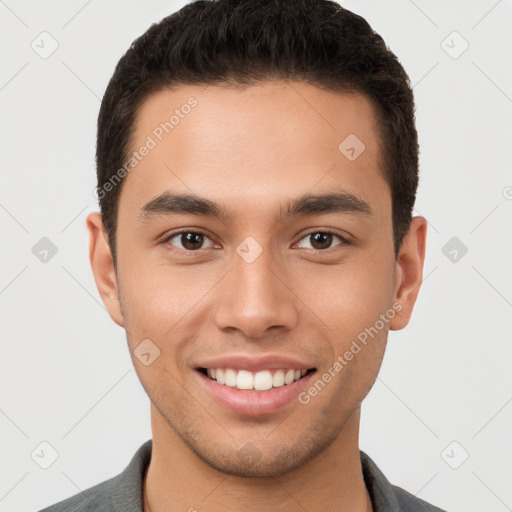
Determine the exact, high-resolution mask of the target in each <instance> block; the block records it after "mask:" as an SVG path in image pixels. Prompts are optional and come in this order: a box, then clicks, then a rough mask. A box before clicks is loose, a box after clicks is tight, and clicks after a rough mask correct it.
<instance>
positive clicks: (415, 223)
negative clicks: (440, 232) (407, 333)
mask: <svg viewBox="0 0 512 512" xmlns="http://www.w3.org/2000/svg"><path fill="white" fill-rule="evenodd" d="M426 236H427V221H426V219H425V218H424V217H414V218H413V219H412V221H411V225H410V227H409V231H408V233H407V235H406V236H405V237H404V240H403V243H402V247H401V248H400V251H399V253H398V258H397V262H396V272H395V275H396V280H395V294H394V303H400V304H401V309H400V311H399V313H398V314H397V315H396V316H395V317H394V318H393V320H391V322H390V330H393V331H397V330H400V329H403V328H404V327H406V325H407V324H408V323H409V320H410V318H411V315H412V311H413V309H414V304H415V302H416V298H417V296H418V293H419V291H420V286H421V282H422V279H423V264H424V262H425V246H426Z"/></svg>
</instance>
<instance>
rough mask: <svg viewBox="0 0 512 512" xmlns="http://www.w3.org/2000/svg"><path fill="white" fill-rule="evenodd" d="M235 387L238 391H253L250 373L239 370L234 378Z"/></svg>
mask: <svg viewBox="0 0 512 512" xmlns="http://www.w3.org/2000/svg"><path fill="white" fill-rule="evenodd" d="M236 387H237V388H238V389H253V387H254V386H253V378H252V373H251V372H248V371H247V370H240V371H239V372H238V375H237V377H236Z"/></svg>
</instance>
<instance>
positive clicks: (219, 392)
mask: <svg viewBox="0 0 512 512" xmlns="http://www.w3.org/2000/svg"><path fill="white" fill-rule="evenodd" d="M196 372H197V374H198V375H199V377H200V380H201V383H202V385H203V386H204V387H205V388H206V390H207V392H208V393H210V394H211V395H212V396H213V398H214V399H215V400H217V402H219V403H220V404H221V405H223V406H224V407H226V408H227V409H230V410H231V411H233V412H235V413H236V414H244V415H246V416H260V415H263V414H271V413H273V412H276V411H278V410H279V409H281V408H283V407H284V406H285V405H288V404H289V403H290V402H292V401H293V400H296V399H297V397H298V395H299V393H300V392H301V391H302V390H303V389H304V388H305V387H306V386H307V384H308V382H309V380H310V378H311V376H312V375H314V374H315V373H316V372H311V373H308V374H306V375H304V377H302V378H301V379H299V380H296V381H294V382H292V383H291V384H285V385H284V386H280V387H278V388H271V389H269V390H267V391H255V390H252V391H251V390H242V389H237V388H233V387H230V386H226V385H225V384H219V383H218V382H217V381H216V380H214V379H210V377H207V376H206V375H204V373H202V372H200V371H198V370H197V371H196Z"/></svg>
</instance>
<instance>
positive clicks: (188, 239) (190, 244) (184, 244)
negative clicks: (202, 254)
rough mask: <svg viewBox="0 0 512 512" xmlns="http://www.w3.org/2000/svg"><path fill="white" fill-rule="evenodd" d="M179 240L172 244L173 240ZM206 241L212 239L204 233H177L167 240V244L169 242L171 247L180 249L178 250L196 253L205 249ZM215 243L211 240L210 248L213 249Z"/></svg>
mask: <svg viewBox="0 0 512 512" xmlns="http://www.w3.org/2000/svg"><path fill="white" fill-rule="evenodd" d="M175 238H176V239H177V242H174V243H173V242H172V240H174V239H175ZM205 240H210V238H209V237H208V236H206V235H204V234H203V233H197V232H195V231H182V232H181V233H175V234H174V235H171V236H170V237H169V238H167V240H166V242H169V243H170V244H171V245H174V246H175V247H178V249H183V250H185V251H194V250H197V249H205V247H203V243H204V241H205ZM213 245H214V244H213V242H212V241H211V240H210V245H209V246H208V247H213Z"/></svg>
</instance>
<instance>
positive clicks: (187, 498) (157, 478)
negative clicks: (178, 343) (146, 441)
mask: <svg viewBox="0 0 512 512" xmlns="http://www.w3.org/2000/svg"><path fill="white" fill-rule="evenodd" d="M151 418H152V430H153V448H152V455H151V462H150V464H149V468H148V470H147V472H146V476H145V481H144V486H143V489H144V492H143V496H144V512H163V511H166V512H170V511H173V510H187V511H191V512H193V511H194V510H196V509H197V510H202V509H203V510H206V509H207V510H208V511H209V512H220V511H222V512H231V511H233V512H234V511H239V510H244V511H246V512H263V511H272V512H281V511H283V512H284V511H286V512H294V511H297V512H298V511H304V510H329V511H336V512H349V511H350V512H371V511H372V507H371V501H370V497H369V495H368V492H367V489H366V486H365V482H364V478H363V475H362V468H361V461H360V456H359V447H358V436H359V418H360V410H359V409H357V411H356V412H355V413H354V414H353V415H352V416H351V417H350V418H349V420H348V421H347V423H346V424H345V425H344V427H343V430H342V431H341V432H340V434H339V435H338V436H337V438H336V439H335V440H334V441H333V442H332V443H331V445H330V446H329V447H328V448H327V449H326V450H324V451H323V452H321V453H320V454H318V455H317V456H316V457H314V458H313V459H312V460H310V461H309V462H307V463H306V464H304V465H303V466H301V467H300V468H298V469H296V470H293V471H292V472H290V473H287V474H284V475H281V476H278V477H269V478H245V477H238V476H232V475H227V474H225V473H222V472H220V471H218V470H217V469H215V468H213V467H211V466H210V465H208V464H206V463H205V462H203V461H202V460H201V459H199V458H198V457H197V456H196V454H195V453H193V452H192V451H191V450H190V449H189V448H188V447H187V446H186V445H185V444H184V443H183V441H182V440H181V439H180V438H179V437H178V436H177V435H176V433H175V432H174V431H173V430H172V429H171V428H170V427H169V425H168V424H167V422H166V421H165V419H164V418H163V417H162V416H161V415H160V413H159V412H158V411H157V410H156V409H155V408H154V406H152V410H151ZM319 504H321V507H319ZM171 506H172V508H170V507H171Z"/></svg>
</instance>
